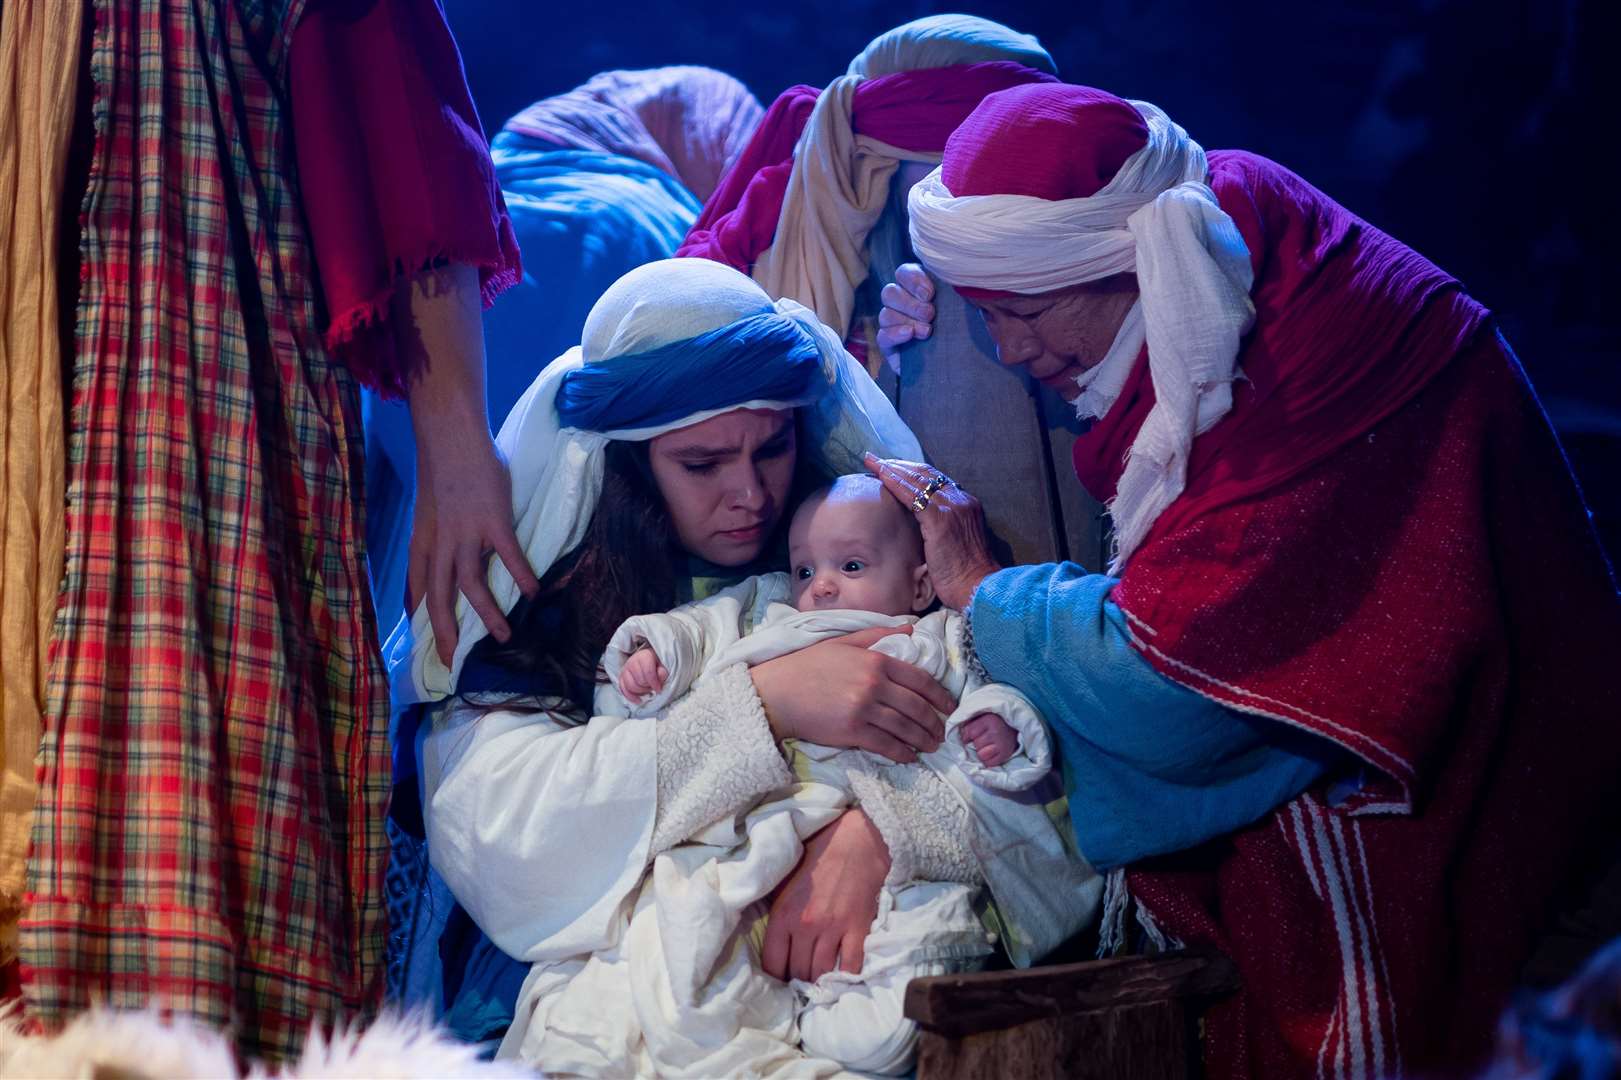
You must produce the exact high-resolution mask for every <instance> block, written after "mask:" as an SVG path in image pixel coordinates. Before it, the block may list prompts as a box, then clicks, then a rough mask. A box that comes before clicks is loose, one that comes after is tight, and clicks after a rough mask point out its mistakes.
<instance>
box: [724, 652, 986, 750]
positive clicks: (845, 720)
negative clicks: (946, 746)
mask: <svg viewBox="0 0 1621 1080" xmlns="http://www.w3.org/2000/svg"><path fill="white" fill-rule="evenodd" d="M911 632H912V631H911V627H908V626H900V627H875V628H873V629H871V630H861V631H858V632H856V633H854V634H846V635H844V636H843V637H839V638H832V639H830V640H828V641H823V642H819V643H818V644H815V645H812V646H810V647H809V648H805V649H800V650H799V651H798V652H792V653H789V654H787V655H786V656H780V657H778V658H777V659H775V660H767V661H766V662H765V663H763V664H758V665H756V666H754V667H752V668H750V669H749V675H750V676H751V677H752V678H753V679H754V688H755V690H756V691H757V692H758V693H759V695H760V702H761V704H763V705H764V706H765V715H766V720H767V721H768V722H769V723H770V724H771V732H772V734H773V735H774V736H775V737H776V738H777V740H778V741H781V740H783V739H788V738H795V739H805V740H806V741H808V742H816V743H821V744H822V745H823V746H841V747H855V748H856V749H860V750H871V751H873V752H874V753H878V754H882V755H884V757H887V758H889V759H890V760H891V761H899V762H903V763H910V762H913V761H916V760H917V753H916V751H918V750H934V749H936V748H937V747H939V745H940V740H941V739H942V738H943V737H944V736H945V724H944V722H943V721H942V720H941V719H940V717H941V714H949V713H950V712H951V711H952V710H953V709H955V708H956V707H957V706H956V703H955V702H954V701H953V700H952V698H951V695H950V694H948V693H947V692H946V689H945V687H943V686H941V685H940V684H939V683H937V682H935V681H934V680H933V679H931V678H929V676H928V675H927V674H925V673H924V672H923V670H922V669H921V668H918V667H915V666H913V665H911V664H908V663H906V662H905V661H904V660H897V659H895V658H894V657H893V656H886V655H884V654H883V653H878V652H872V651H871V650H870V648H869V646H871V645H872V643H873V642H875V641H877V640H878V639H879V638H882V637H885V636H887V635H889V634H909V633H911Z"/></svg>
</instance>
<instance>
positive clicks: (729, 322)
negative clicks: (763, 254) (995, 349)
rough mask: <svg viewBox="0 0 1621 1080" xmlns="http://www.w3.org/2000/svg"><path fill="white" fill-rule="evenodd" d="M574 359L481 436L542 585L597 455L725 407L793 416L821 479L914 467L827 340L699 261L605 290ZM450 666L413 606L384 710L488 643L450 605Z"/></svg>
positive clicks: (433, 688) (446, 682)
mask: <svg viewBox="0 0 1621 1080" xmlns="http://www.w3.org/2000/svg"><path fill="white" fill-rule="evenodd" d="M582 338H583V340H582V341H581V343H580V345H579V346H577V347H575V348H573V349H570V350H569V351H568V352H566V353H564V354H563V355H562V356H560V357H558V358H557V359H556V360H554V361H552V362H551V363H550V364H548V365H547V366H546V369H545V370H544V371H542V372H541V373H540V375H539V377H537V378H536V379H535V381H534V383H533V384H531V385H530V387H529V389H528V390H527V391H526V392H525V393H524V395H523V396H522V397H521V398H519V399H518V403H517V404H516V405H514V406H513V408H512V412H511V413H510V414H508V416H507V419H506V422H505V423H504V424H502V425H501V431H500V434H498V435H497V436H496V440H495V442H496V447H497V449H498V450H499V451H500V452H501V455H502V456H503V457H504V458H505V459H506V461H507V466H508V469H509V470H510V472H511V476H512V509H513V514H514V517H515V519H516V531H517V534H518V540H519V542H520V543H522V544H523V547H524V551H525V553H526V554H527V555H528V556H529V562H530V565H531V566H533V567H534V569H535V572H536V574H539V575H544V574H545V573H546V571H547V570H548V569H550V567H551V566H552V564H553V563H555V562H556V561H557V560H558V559H559V558H561V557H562V556H564V555H566V554H568V553H569V552H570V551H572V550H574V548H575V547H576V546H577V545H578V544H579V543H580V541H581V540H582V539H583V538H584V536H585V530H586V527H587V526H588V525H589V524H590V521H591V515H592V513H593V512H594V511H595V510H596V505H597V498H598V496H599V495H600V494H601V492H602V472H603V450H604V448H605V447H606V446H607V444H608V442H609V441H611V440H614V439H623V440H630V441H641V440H646V439H651V438H653V437H654V436H657V435H662V434H664V433H666V432H670V431H677V430H679V429H681V428H684V427H690V426H692V425H693V424H698V423H702V422H703V421H705V420H708V419H710V418H711V417H714V416H719V415H721V414H722V413H727V412H731V411H732V410H734V409H790V408H794V409H801V410H803V411H802V413H801V420H802V424H801V431H802V434H803V436H804V441H803V442H802V443H801V445H800V448H799V452H800V453H801V454H803V455H807V456H808V457H809V459H810V460H811V461H812V462H814V463H816V464H818V465H820V466H821V467H822V468H823V469H825V470H826V471H828V472H829V473H832V474H835V475H837V474H840V473H848V472H859V471H860V470H861V467H862V466H861V458H862V454H863V453H865V452H867V451H869V450H870V451H872V452H873V453H875V454H878V455H879V456H881V457H900V458H907V459H909V460H913V461H921V460H922V459H923V451H922V449H921V448H920V447H919V446H918V443H917V439H916V438H915V437H914V436H913V435H912V432H911V431H910V429H908V428H907V426H906V425H905V423H903V422H902V421H901V418H900V417H899V416H898V415H897V414H896V412H895V409H894V407H893V406H892V405H890V403H889V400H888V399H887V398H885V397H884V395H883V393H882V392H881V391H880V390H879V389H878V387H877V385H876V384H875V383H874V382H873V381H872V379H871V377H869V376H868V374H867V372H866V370H865V369H864V368H863V367H862V366H861V364H860V363H859V362H858V361H857V360H856V359H855V358H854V357H853V356H851V355H850V354H849V353H847V352H845V350H844V344H843V342H841V341H840V340H839V336H838V335H837V334H836V333H834V332H833V331H832V330H829V329H828V328H827V327H826V326H824V325H822V324H821V323H820V322H818V321H817V319H816V316H815V315H813V314H812V313H811V312H810V311H809V310H808V309H807V308H804V307H802V306H800V305H799V304H797V303H795V302H794V301H792V300H779V301H777V302H775V303H773V302H772V300H771V298H770V297H769V296H767V295H766V293H765V292H764V291H763V290H762V289H761V288H760V287H759V286H758V285H756V284H755V283H754V282H753V281H751V280H749V278H748V277H746V276H744V275H743V274H741V273H739V272H738V271H736V270H733V269H732V268H731V267H728V266H724V265H722V264H720V263H716V262H710V261H709V260H707V259H666V260H664V261H662V262H654V263H648V264H647V265H645V266H641V267H638V268H637V269H635V270H632V271H631V272H630V273H628V274H626V275H625V276H624V277H622V278H620V279H619V280H618V281H617V282H615V283H614V284H613V285H612V286H611V287H610V288H609V289H608V291H607V292H605V293H603V294H602V298H601V299H600V300H598V301H597V303H596V306H595V307H593V308H592V309H591V314H590V316H589V317H587V319H586V322H585V329H584V332H583V334H582ZM489 583H490V591H491V593H493V594H494V596H495V599H496V602H497V603H499V604H500V605H501V608H502V610H503V611H510V610H511V609H512V607H513V605H514V604H516V603H517V601H518V597H519V591H518V587H517V585H516V583H514V582H513V580H512V576H511V575H510V574H508V573H507V570H506V567H505V566H503V565H502V564H501V560H499V559H491V560H490V565H489ZM456 614H457V618H458V620H459V623H460V628H459V636H458V638H457V642H456V654H455V657H454V658H453V660H452V662H451V666H450V667H449V668H446V667H445V666H444V664H443V663H441V662H440V660H439V655H438V653H437V651H436V650H435V649H434V643H433V630H432V627H431V626H430V624H429V621H428V612H427V606H426V604H423V603H418V605H417V607H416V611H415V612H414V613H413V614H412V615H411V616H410V618H409V619H408V620H401V622H400V625H399V626H398V627H396V628H395V630H394V632H393V633H392V634H390V635H389V639H388V643H387V644H386V645H385V646H384V656H385V658H386V659H387V661H388V668H389V682H390V687H391V690H392V693H393V696H394V703H395V705H396V706H400V705H406V704H410V703H413V702H421V701H434V700H437V699H439V698H443V697H445V696H447V695H449V694H450V693H451V691H452V690H453V689H454V687H455V685H456V679H457V677H458V675H459V674H460V672H461V668H462V664H463V663H464V662H465V660H466V658H467V654H468V652H469V651H471V649H472V648H473V646H474V645H475V644H477V643H478V642H479V641H480V640H481V639H482V638H483V637H484V636H485V634H486V633H487V632H488V631H486V630H485V628H484V623H483V622H482V621H481V620H480V619H479V617H478V614H477V613H476V612H474V611H473V609H472V606H471V605H469V604H468V603H467V600H466V598H465V597H458V598H457V603H456Z"/></svg>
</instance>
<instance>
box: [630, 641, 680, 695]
mask: <svg viewBox="0 0 1621 1080" xmlns="http://www.w3.org/2000/svg"><path fill="white" fill-rule="evenodd" d="M669 677H670V672H669V671H668V669H666V668H665V666H664V665H663V664H661V663H659V656H658V653H656V652H654V651H653V647H652V646H651V645H643V646H642V647H641V648H639V649H637V650H636V651H635V652H633V653H631V654H630V659H629V660H626V661H625V666H624V667H622V668H620V669H619V692H620V693H621V694H624V695H625V698H626V700H628V701H634V702H636V703H637V704H638V705H640V704H641V703H642V702H644V701H646V700H647V699H648V698H650V697H652V696H653V695H654V694H656V693H658V692H659V691H660V690H663V689H664V680H665V679H668V678H669Z"/></svg>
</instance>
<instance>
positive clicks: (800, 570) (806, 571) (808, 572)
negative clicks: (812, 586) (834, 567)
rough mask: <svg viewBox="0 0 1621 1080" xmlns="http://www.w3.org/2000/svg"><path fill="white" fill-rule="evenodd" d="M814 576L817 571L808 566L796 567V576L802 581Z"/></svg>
mask: <svg viewBox="0 0 1621 1080" xmlns="http://www.w3.org/2000/svg"><path fill="white" fill-rule="evenodd" d="M813 576H815V571H814V570H812V569H811V568H810V567H808V566H796V567H794V577H796V578H798V579H799V580H800V581H809V580H810V579H811V578H812V577H813Z"/></svg>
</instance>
